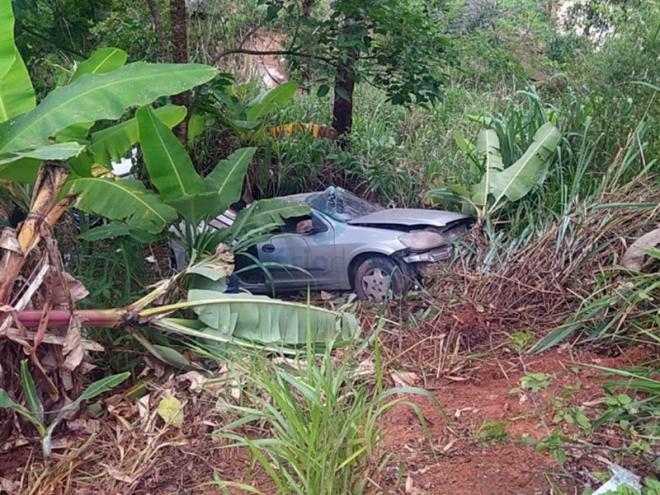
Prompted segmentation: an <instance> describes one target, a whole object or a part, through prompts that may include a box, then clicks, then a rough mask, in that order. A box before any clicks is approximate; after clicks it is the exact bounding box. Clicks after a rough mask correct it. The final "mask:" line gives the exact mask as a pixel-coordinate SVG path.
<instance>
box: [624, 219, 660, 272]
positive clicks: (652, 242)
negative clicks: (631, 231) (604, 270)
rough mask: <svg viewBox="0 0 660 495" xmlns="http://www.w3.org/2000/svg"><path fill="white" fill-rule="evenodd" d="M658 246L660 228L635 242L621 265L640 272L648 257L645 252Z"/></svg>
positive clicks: (659, 242) (659, 244)
mask: <svg viewBox="0 0 660 495" xmlns="http://www.w3.org/2000/svg"><path fill="white" fill-rule="evenodd" d="M658 246H660V228H657V229H655V230H652V231H651V232H648V233H646V234H644V235H643V236H641V237H640V238H639V239H637V240H636V241H635V242H633V243H632V244H631V245H630V247H629V248H628V249H627V250H626V252H625V253H624V255H623V258H621V265H622V266H623V267H624V268H627V269H628V270H634V271H637V272H638V271H640V270H641V269H642V267H643V266H644V259H645V258H646V257H647V256H648V254H646V252H645V250H646V249H649V248H654V247H658Z"/></svg>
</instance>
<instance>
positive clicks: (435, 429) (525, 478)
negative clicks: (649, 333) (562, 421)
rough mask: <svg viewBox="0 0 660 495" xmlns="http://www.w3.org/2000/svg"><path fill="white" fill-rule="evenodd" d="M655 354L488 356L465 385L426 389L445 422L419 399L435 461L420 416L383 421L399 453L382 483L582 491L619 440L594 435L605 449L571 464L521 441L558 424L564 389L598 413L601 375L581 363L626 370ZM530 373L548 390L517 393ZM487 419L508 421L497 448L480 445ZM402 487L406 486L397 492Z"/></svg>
mask: <svg viewBox="0 0 660 495" xmlns="http://www.w3.org/2000/svg"><path fill="white" fill-rule="evenodd" d="M652 357H653V356H652V355H649V351H648V350H646V349H644V348H636V349H632V350H631V351H629V352H627V353H625V354H623V355H621V356H619V357H618V358H607V359H604V358H601V357H599V356H597V355H595V354H593V353H588V352H575V351H572V350H571V349H565V350H554V351H551V352H547V353H545V354H543V355H540V356H530V357H525V358H518V357H517V356H516V357H511V358H501V357H500V358H497V357H495V356H489V357H488V359H486V360H484V361H483V362H482V364H481V365H480V366H479V368H478V369H477V370H476V372H475V373H474V374H473V375H472V377H471V378H470V379H468V380H466V381H464V382H456V381H448V380H442V379H440V380H439V381H437V382H435V383H430V384H427V387H428V388H429V389H432V390H433V392H434V394H435V395H436V397H437V398H438V399H439V401H440V402H441V403H442V405H443V407H444V409H445V410H446V412H447V415H448V416H449V421H446V420H445V419H444V418H443V416H442V415H441V414H440V413H439V412H438V411H437V408H436V407H434V406H433V404H432V403H431V401H430V400H428V399H425V400H415V401H414V402H416V403H418V404H419V405H420V406H421V407H422V409H423V410H424V413H425V415H426V417H427V418H428V420H429V429H430V434H431V439H432V444H433V447H434V448H435V449H436V456H435V457H434V456H433V455H432V454H431V452H430V449H429V445H428V442H427V441H426V440H425V437H424V432H423V430H422V428H421V426H420V424H419V422H418V421H417V419H416V416H415V414H414V413H413V412H412V411H411V410H410V409H406V408H403V407H400V408H398V409H397V410H395V411H393V412H392V414H390V415H389V416H388V417H387V419H386V420H385V422H384V431H385V439H384V448H385V450H386V451H387V452H389V453H392V454H394V457H393V459H394V461H393V462H392V463H391V469H390V470H389V471H388V472H387V473H385V476H384V479H383V480H382V482H383V488H384V489H385V490H384V492H385V493H394V491H391V490H393V489H394V490H396V492H397V493H398V492H405V493H416V494H418V495H421V494H429V495H430V494H444V493H447V494H456V495H459V494H475V493H478V494H483V495H488V494H502V493H510V494H514V493H515V494H525V495H527V494H529V495H531V494H546V493H558V492H557V491H556V489H557V488H561V489H562V492H563V493H567V494H570V493H582V492H583V490H584V488H586V483H587V482H589V481H592V482H593V480H585V479H584V473H582V472H581V471H583V470H582V467H583V466H586V465H588V466H590V467H592V468H594V469H592V470H600V471H606V470H607V469H606V466H604V464H602V462H600V463H599V462H598V455H600V456H605V457H607V455H606V454H607V453H608V452H607V448H608V447H609V444H610V443H618V439H617V438H615V437H612V438H606V439H603V438H599V437H597V436H595V435H594V438H592V439H590V441H591V442H593V443H601V442H602V443H603V444H604V445H606V447H605V450H604V451H602V450H598V449H594V450H593V452H591V453H586V452H578V453H577V456H578V457H579V459H573V458H569V461H568V462H567V463H566V464H567V465H566V466H561V465H560V464H559V463H558V462H557V461H555V460H554V458H553V457H552V456H551V455H549V454H547V453H541V452H536V451H535V450H534V449H533V448H532V447H530V446H528V445H527V444H525V443H523V442H522V441H521V438H522V437H523V436H524V435H527V436H529V437H531V438H532V439H536V440H540V439H541V438H543V437H545V436H546V435H548V434H549V433H550V432H551V431H552V430H553V429H554V428H555V427H557V425H553V424H552V419H553V416H554V414H555V412H554V409H553V407H552V404H551V402H550V401H551V399H552V398H556V397H559V396H561V395H562V392H564V391H567V393H566V392H564V395H566V396H567V399H566V405H574V404H576V405H581V406H583V409H584V410H585V412H586V413H587V415H588V416H594V415H595V412H596V411H595V409H594V407H596V404H593V403H594V402H597V401H598V399H599V398H601V397H602V396H603V390H602V383H601V381H602V380H601V378H600V377H599V376H598V374H599V372H598V371H597V370H594V369H592V368H586V367H583V366H579V365H578V363H591V364H599V365H601V366H607V367H614V368H621V367H626V366H630V365H633V364H639V363H640V362H644V361H645V360H648V359H649V358H652ZM530 372H543V373H547V374H548V375H549V376H550V381H551V383H550V386H549V387H548V389H547V390H543V391H539V392H524V393H523V394H511V390H512V389H516V388H519V387H520V378H521V377H522V376H524V375H525V373H530ZM576 383H580V388H579V389H578V390H576V391H573V390H572V389H570V388H569V389H566V388H565V387H567V386H569V385H570V386H573V385H575V384H576ZM585 404H586V406H585ZM592 404H593V405H592ZM590 406H591V407H590ZM486 421H503V422H504V423H503V424H504V425H505V428H506V431H507V433H508V439H507V440H506V441H504V442H503V443H501V444H496V445H492V444H489V443H488V442H480V441H479V440H478V436H479V430H480V428H481V427H482V425H483V424H484V422H486ZM564 428H565V425H564ZM624 460H625V459H624ZM594 463H595V464H597V466H595V467H594ZM401 465H403V466H404V468H403V469H402V468H401ZM646 468H647V469H648V467H646ZM406 481H407V487H406ZM397 484H399V485H401V486H399V487H398V489H397V488H396V487H397ZM553 489H554V490H555V491H553Z"/></svg>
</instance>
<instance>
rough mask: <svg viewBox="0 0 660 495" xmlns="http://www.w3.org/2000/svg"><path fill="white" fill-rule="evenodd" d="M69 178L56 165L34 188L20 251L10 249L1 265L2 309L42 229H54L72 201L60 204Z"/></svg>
mask: <svg viewBox="0 0 660 495" xmlns="http://www.w3.org/2000/svg"><path fill="white" fill-rule="evenodd" d="M68 174H69V172H68V170H67V169H66V168H65V167H62V166H60V165H56V164H53V163H47V164H44V165H43V166H42V167H41V170H40V171H39V175H38V177H37V181H36V183H35V186H34V192H33V194H32V202H31V204H30V211H29V212H28V215H27V218H26V219H25V221H23V223H22V224H21V227H20V229H19V231H18V234H17V236H16V240H17V249H11V250H10V249H7V250H6V251H5V253H4V255H3V257H2V261H1V262H0V306H4V305H7V304H9V303H10V299H11V295H12V291H13V289H14V284H15V282H16V279H17V278H18V275H19V274H20V272H21V269H22V268H23V265H24V264H25V261H26V260H27V256H28V254H29V253H30V251H32V249H34V247H35V246H36V245H37V244H38V243H39V240H40V239H41V235H42V229H44V228H52V226H53V225H54V224H55V223H56V222H57V220H58V219H59V218H60V216H61V215H62V213H63V212H64V210H65V209H66V206H67V205H68V201H67V200H63V201H60V202H59V203H58V202H57V199H58V196H59V194H60V193H61V192H62V188H63V187H64V183H65V182H66V179H67V177H68ZM1 322H2V317H1V316H0V323H1Z"/></svg>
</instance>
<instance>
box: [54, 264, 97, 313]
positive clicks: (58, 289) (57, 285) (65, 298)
mask: <svg viewBox="0 0 660 495" xmlns="http://www.w3.org/2000/svg"><path fill="white" fill-rule="evenodd" d="M50 273H51V276H50V278H51V284H52V285H51V287H52V291H53V301H52V302H53V307H55V308H68V307H69V293H70V294H71V300H72V301H73V302H74V303H75V302H77V301H80V300H81V299H85V298H86V297H87V296H88V295H89V291H88V290H87V289H86V288H85V286H84V285H83V284H82V283H81V282H80V281H79V280H77V279H75V278H73V277H72V276H71V275H69V274H68V273H67V272H61V275H62V278H63V279H64V283H65V284H66V287H62V283H61V282H60V277H59V276H58V275H57V272H56V271H55V269H52V270H51V272H50Z"/></svg>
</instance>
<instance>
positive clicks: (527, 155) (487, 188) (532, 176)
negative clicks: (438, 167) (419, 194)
mask: <svg viewBox="0 0 660 495" xmlns="http://www.w3.org/2000/svg"><path fill="white" fill-rule="evenodd" d="M560 140H561V133H560V132H559V130H558V129H557V127H555V126H554V125H553V124H552V123H550V122H547V123H545V124H543V125H542V126H541V127H539V128H538V129H537V131H536V133H535V134H534V137H533V139H532V143H531V144H530V145H529V147H528V148H527V150H526V151H525V152H524V153H523V155H522V156H521V157H520V158H519V159H517V160H516V161H515V162H514V163H511V164H509V165H508V166H506V165H505V164H504V162H503V160H502V154H501V152H500V141H499V138H498V135H497V132H495V130H493V129H484V130H482V131H480V132H479V135H478V137H477V144H476V147H475V148H474V149H473V150H472V149H470V156H468V159H469V160H471V161H472V162H475V163H477V164H479V166H480V167H481V169H482V170H483V174H482V176H481V180H480V182H479V183H478V184H474V185H473V186H472V187H471V188H470V189H469V190H466V189H463V188H460V187H448V188H447V187H445V188H437V189H433V190H431V191H429V192H428V193H427V196H428V198H429V199H430V200H431V201H442V200H446V199H448V198H449V199H458V200H459V201H462V203H463V205H464V210H467V211H469V210H472V211H476V213H477V217H478V219H479V222H483V221H484V219H487V218H489V217H490V216H491V215H492V214H493V213H495V212H497V211H498V210H500V209H501V208H503V207H504V206H505V205H507V204H509V203H512V202H514V201H518V200H520V199H522V198H523V197H525V196H526V195H527V194H528V193H529V192H530V191H531V190H532V189H534V188H535V187H536V186H539V185H541V184H542V183H543V181H544V180H545V177H546V174H547V171H548V168H549V167H550V164H551V162H552V158H553V156H554V154H555V151H556V150H557V146H558V145H559V142H560Z"/></svg>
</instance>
